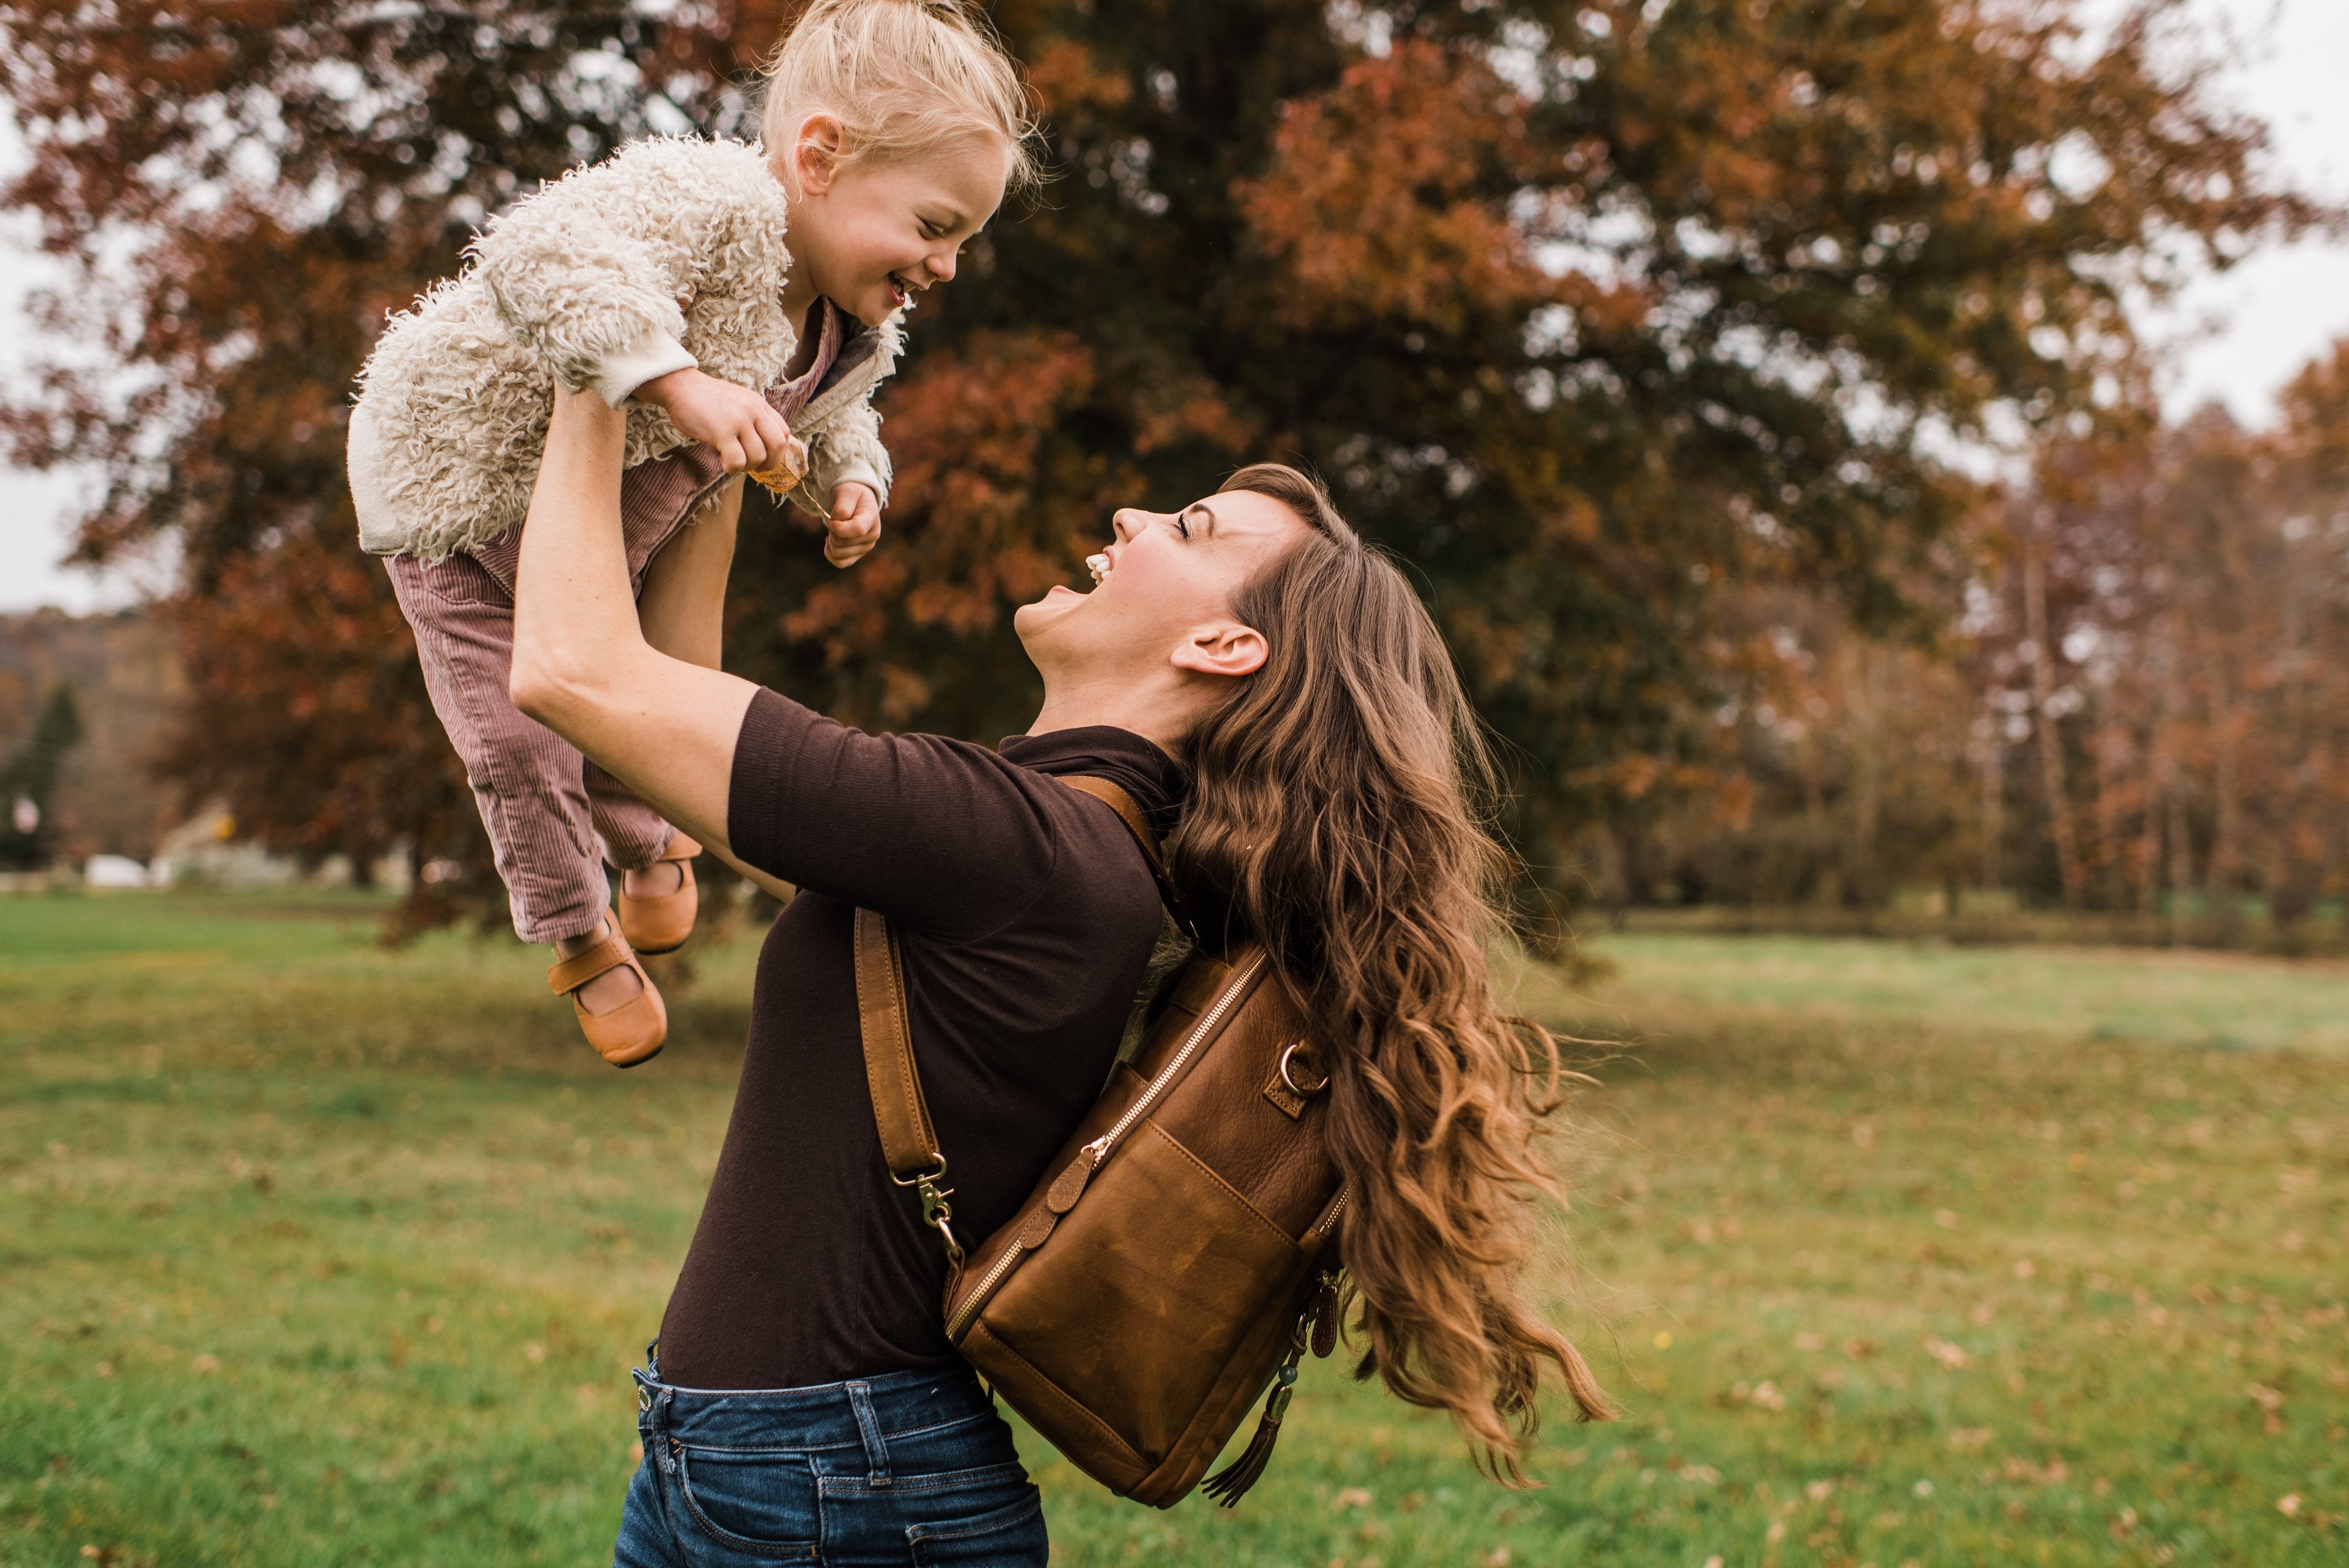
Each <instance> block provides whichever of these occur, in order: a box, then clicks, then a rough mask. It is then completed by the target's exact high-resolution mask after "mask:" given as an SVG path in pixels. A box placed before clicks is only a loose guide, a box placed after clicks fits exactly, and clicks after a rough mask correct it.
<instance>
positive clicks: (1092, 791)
mask: <svg viewBox="0 0 2349 1568" xmlns="http://www.w3.org/2000/svg"><path fill="white" fill-rule="evenodd" d="M1061 783H1062V784H1066V785H1068V786H1069V787H1070V788H1071V789H1072V790H1075V791H1076V792H1077V793H1078V794H1089V795H1091V796H1092V797H1093V798H1094V799H1095V800H1097V801H1100V802H1101V803H1102V805H1106V806H1108V807H1109V808H1110V809H1111V810H1112V811H1113V812H1115V813H1117V815H1118V818H1119V820H1121V821H1123V823H1124V824H1125V830H1126V831H1127V832H1128V833H1131V834H1133V841H1134V842H1135V843H1136V844H1139V845H1140V846H1142V857H1143V859H1144V860H1147V861H1149V862H1150V874H1151V875H1152V876H1154V877H1157V878H1159V879H1160V880H1161V881H1164V880H1165V877H1166V863H1165V861H1164V860H1163V859H1161V858H1160V857H1159V854H1158V836H1157V835H1156V834H1154V833H1153V832H1151V831H1150V818H1149V817H1148V816H1146V815H1143V810H1142V807H1140V806H1138V805H1135V804H1134V803H1133V796H1132V795H1130V794H1126V793H1125V791H1123V789H1120V788H1119V787H1118V786H1117V785H1115V784H1112V783H1110V782H1109V780H1107V779H1097V778H1094V777H1093V776H1092V774H1068V775H1065V776H1062V777H1061Z"/></svg>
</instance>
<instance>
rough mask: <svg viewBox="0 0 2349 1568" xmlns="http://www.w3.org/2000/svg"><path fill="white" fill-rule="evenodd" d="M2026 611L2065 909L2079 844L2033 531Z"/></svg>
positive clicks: (2028, 543)
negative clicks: (2066, 782)
mask: <svg viewBox="0 0 2349 1568" xmlns="http://www.w3.org/2000/svg"><path fill="white" fill-rule="evenodd" d="M2023 618H2024V620H2025V624H2026V629H2027V633H2028V635H2029V637H2030V639H2031V702H2032V707H2033V709H2034V710H2035V711H2037V713H2038V715H2039V781H2040V784H2042V786H2044V788H2045V790H2046V792H2047V831H2048V833H2049V834H2050V835H2051V836H2053V837H2054V840H2055V871H2056V875H2057V877H2060V878H2061V879H2062V881H2063V884H2064V908H2065V909H2078V908H2079V907H2080V890H2081V883H2082V880H2083V878H2082V876H2081V869H2080V845H2079V840H2078V837H2077V836H2076V835H2075V832H2074V830H2073V826H2072V802H2071V799H2070V797H2069V795H2068V794H2066V793H2065V791H2064V737H2063V735H2062V734H2061V733H2060V732H2059V731H2058V727H2057V723H2056V718H2055V715H2054V713H2052V712H2050V711H2048V704H2049V703H2050V702H2051V701H2054V696H2055V654H2054V649H2051V648H2050V647H2049V646H2048V643H2047V566H2046V559H2045V556H2044V551H2043V547H2042V542H2041V540H2040V538H2039V536H2038V534H2037V531H2036V529H2035V528H2034V530H2033V532H2032V533H2031V534H2029V535H2025V537H2024V539H2023Z"/></svg>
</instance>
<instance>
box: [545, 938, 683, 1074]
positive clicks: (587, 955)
mask: <svg viewBox="0 0 2349 1568" xmlns="http://www.w3.org/2000/svg"><path fill="white" fill-rule="evenodd" d="M623 966H625V967H626V968H628V969H632V970H635V971H636V983H637V984H639V985H641V986H643V987H644V989H643V990H642V991H640V992H637V993H636V995H634V996H632V997H630V998H629V999H628V1000H627V1001H626V1002H622V1003H620V1005H619V1006H617V1007H615V1008H613V1009H612V1010H611V1011H610V1012H588V1011H587V1009H586V1008H585V1007H584V1006H582V1005H581V1004H580V1001H579V988H580V987H581V986H583V985H585V984H586V983H587V982H588V981H591V980H594V979H595V977H596V976H597V975H599V974H605V973H608V972H609V971H613V970H616V969H619V968H622V967H623ZM546 983H547V984H548V986H550V987H551V988H553V990H554V994H555V995H557V996H568V997H569V998H571V1011H572V1012H573V1013H574V1015H576V1016H577V1018H578V1020H579V1032H580V1033H582V1034H585V1035H586V1036H587V1044H590V1045H593V1046H594V1047H595V1054H597V1055H599V1056H601V1057H603V1058H604V1060H605V1061H606V1062H609V1063H610V1064H612V1065H613V1066H615V1067H633V1066H635V1065H636V1064H637V1063H639V1062H649V1061H651V1060H652V1059H653V1058H654V1057H655V1056H657V1055H659V1054H660V1048H661V1046H662V1045H664V1044H667V1041H668V1004H667V1002H663V1001H661V993H660V992H659V991H658V990H657V989H656V988H655V987H654V985H653V977H652V976H650V975H648V974H647V973H646V972H645V966H644V965H643V964H641V963H638V962H637V961H636V954H635V953H633V952H631V951H630V950H628V940H627V939H626V937H624V936H621V935H620V934H619V933H617V932H607V934H606V935H605V938H604V940H602V941H600V942H597V943H596V944H595V946H594V947H592V948H589V949H588V950H586V951H585V952H584V953H581V954H580V955H579V956H578V957H577V958H571V959H564V961H562V962H560V963H558V964H556V965H555V966H554V968H553V969H550V970H548V971H546Z"/></svg>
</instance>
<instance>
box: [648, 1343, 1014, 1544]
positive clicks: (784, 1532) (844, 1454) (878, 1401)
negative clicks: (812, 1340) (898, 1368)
mask: <svg viewBox="0 0 2349 1568" xmlns="http://www.w3.org/2000/svg"><path fill="white" fill-rule="evenodd" d="M646 1359H647V1360H648V1361H652V1360H653V1358H652V1357H651V1356H649V1355H648V1356H647V1358H646ZM636 1429H637V1430H638V1431H639V1432H640V1433H642V1434H643V1437H644V1442H645V1461H644V1463H643V1464H642V1465H641V1466H640V1467H638V1469H637V1470H636V1480H635V1481H634V1483H632V1484H631V1485H630V1486H629V1488H628V1501H627V1504H626V1508H625V1509H624V1510H623V1511H622V1513H621V1516H620V1539H619V1543H618V1544H617V1545H616V1547H615V1548H614V1549H613V1553H612V1561H613V1563H614V1568H688V1565H689V1568H749V1565H750V1564H754V1563H755V1564H767V1563H828V1564H839V1565H846V1564H860V1565H861V1564H874V1565H878V1564H881V1563H889V1564H892V1565H902V1564H905V1563H939V1564H944V1563H968V1564H978V1563H985V1564H988V1565H990V1568H998V1565H999V1568H1031V1565H1032V1568H1042V1564H1043V1563H1044V1560H1045V1557H1046V1550H1045V1543H1044V1511H1043V1505H1042V1503H1041V1501H1040V1499H1039V1498H1038V1496H1037V1492H1036V1488H1035V1487H1034V1486H1033V1485H1032V1484H1031V1483H1030V1481H1029V1480H1028V1472H1027V1471H1026V1470H1025V1469H1022V1468H1021V1467H1020V1464H1019V1451H1018V1450H1017V1449H1014V1448H1013V1447H1012V1443H1011V1428H1009V1427H1008V1426H1006V1425H1005V1424H1004V1421H1003V1417H1000V1416H999V1415H997V1414H996V1412H995V1405H994V1401H992V1400H991V1399H989V1398H988V1396H987V1394H986V1393H985V1391H984V1390H982V1389H981V1388H980V1387H979V1384H978V1377H977V1376H975V1375H974V1374H972V1373H971V1372H970V1370H969V1369H968V1368H967V1367H957V1368H955V1369H954V1370H952V1371H950V1372H898V1373H892V1374H890V1375H888V1376H882V1377H868V1378H859V1379H857V1380H854V1381H853V1382H848V1383H827V1384H823V1385H820V1386H815V1387H810V1388H777V1389H771V1390H769V1389H761V1390H754V1391H741V1390H734V1391H725V1390H711V1389H699V1388H676V1387H671V1386H669V1385H667V1384H666V1383H663V1382H661V1381H660V1365H659V1363H658V1362H657V1361H653V1365H652V1368H651V1370H649V1371H646V1372H639V1373H637V1374H636Z"/></svg>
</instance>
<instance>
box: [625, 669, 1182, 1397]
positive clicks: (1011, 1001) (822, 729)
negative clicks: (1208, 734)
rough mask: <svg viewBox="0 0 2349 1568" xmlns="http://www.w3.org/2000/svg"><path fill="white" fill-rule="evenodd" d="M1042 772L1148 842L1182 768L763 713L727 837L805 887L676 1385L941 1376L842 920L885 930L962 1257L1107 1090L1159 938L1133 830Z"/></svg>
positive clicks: (674, 1320)
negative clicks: (1126, 819) (871, 1076)
mask: <svg viewBox="0 0 2349 1568" xmlns="http://www.w3.org/2000/svg"><path fill="white" fill-rule="evenodd" d="M1050 774H1094V775H1096V776H1098V777H1102V778H1107V779H1110V780H1112V781H1113V782H1115V783H1117V784H1120V785H1122V786H1123V787H1124V789H1125V790H1126V792H1127V793H1128V794H1131V795H1133V798H1134V800H1135V801H1136V802H1137V803H1139V804H1140V805H1141V806H1142V807H1143V810H1144V811H1146V812H1148V813H1150V814H1151V815H1152V817H1153V819H1154V824H1155V826H1157V827H1158V828H1159V829H1160V830H1161V831H1162V832H1164V831H1166V830H1167V829H1169V828H1171V827H1172V826H1173V824H1174V816H1175V815H1176V814H1177V813H1178V812H1179V810H1180V808H1181V798H1182V790H1183V778H1182V772H1181V769H1180V768H1179V766H1178V765H1177V764H1176V763H1174V761H1173V759H1171V758H1169V757H1168V756H1167V755H1166V754H1165V753H1164V752H1162V751H1160V750H1159V749H1158V748H1157V747H1156V746H1154V745H1153V744H1152V743H1151V742H1148V741H1146V740H1144V739H1143V738H1142V737H1141V736H1139V735H1136V734H1133V733H1130V732H1126V731H1123V730H1117V729H1111V728H1106V727H1102V728H1090V729H1081V730H1065V731H1061V732H1055V733H1052V734H1047V735H1036V736H1027V735H1022V736H1016V737H1014V738H1012V739H1009V740H1007V741H1005V742H1003V743H1002V746H1001V747H1000V749H999V750H998V751H994V752H989V751H988V750H987V749H986V748H984V747H981V746H974V745H970V744H968V743H966V742H959V741H949V740H944V739H941V738H939V737H937V736H935V735H904V736H890V735H867V734H864V733H862V732H859V731H855V730H852V729H848V728H846V727H845V726H843V725H840V724H837V723H834V722H832V721H831V720H828V719H825V718H823V717H822V716H820V715H818V714H816V713H814V712H812V711H809V710H808V709H806V708H804V707H802V706H801V705H800V704H798V703H796V702H793V701H790V700H788V699H786V698H783V697H780V696H777V695H776V694H775V693H773V692H771V691H761V692H760V693H759V694H758V695H757V696H756V697H755V698H753V699H752V701H751V703H750V711H749V712H748V713H747V714H746V715H745V716H744V718H743V722H742V732H741V736H740V740H739V742H737V744H736V748H735V753H734V773H733V779H732V784H731V792H730V799H729V803H728V807H727V832H728V836H729V837H730V839H731V840H732V842H733V846H734V850H735V853H736V854H738V855H740V857H742V858H743V859H744V860H745V861H746V862H748V863H749V864H750V865H752V866H755V867H759V868H760V869H761V870H763V871H767V872H770V873H771V874H773V875H774V876H777V877H781V878H783V879H784V880H785V881H788V882H791V883H792V884H794V885H795V886H797V887H798V888H799V889H800V893H799V896H798V897H797V898H794V899H793V900H792V903H791V904H790V906H789V907H788V908H786V909H784V910H783V913H782V915H781V918H780V919H777V920H776V921H775V924H774V927H773V929H771V931H769V933H768V935H767V941H766V946H765V948H764V950H762V951H761V954H760V957H759V974H758V981H757V989H756V991H755V992H754V994H753V997H752V1001H751V1005H750V1044H749V1048H748V1051H747V1054H745V1056H744V1058H743V1064H742V1081H741V1085H740V1089H739V1090H738V1091H737V1092H736V1095H735V1100H734V1115H733V1119H732V1121H731V1122H730V1124H729V1126H728V1127H727V1129H726V1143H725V1147H724V1149H723V1150H722V1151H721V1152H720V1154H719V1159H718V1173H717V1176H716V1178H715V1179H713V1180H712V1182H711V1184H710V1189H709V1202H708V1204H707V1205H706V1206H705V1207H704V1209H703V1210H702V1213H701V1223H700V1225H699V1226H698V1229H697V1230H696V1231H695V1232H694V1237H693V1245H692V1248H691V1250H690V1251H688V1253H687V1254H686V1260H685V1267H684V1270H683V1272H681V1273H680V1274H679V1276H678V1283H677V1291H676V1293H675V1294H673V1295H672V1296H671V1297H670V1298H669V1303H668V1312H667V1316H666V1317H665V1318H664V1319H663V1320H662V1323H661V1338H660V1360H661V1376H662V1377H663V1379H664V1381H667V1382H669V1383H673V1384H676V1385H678V1386H685V1387H694V1388H783V1387H796V1386H803V1385H807V1384H813V1383H833V1382H838V1381H841V1380H843V1379H846V1378H850V1377H860V1376H878V1375H881V1374H884V1373H888V1372H898V1371H906V1370H912V1369H916V1368H924V1367H932V1366H943V1365H948V1364H951V1363H952V1362H953V1360H954V1359H955V1353H954V1350H953V1348H952V1346H951V1345H948V1344H947V1337H946V1331H945V1327H944V1324H942V1322H941V1321H940V1295H941V1293H942V1292H943V1291H944V1289H945V1285H946V1259H945V1256H944V1254H943V1252H942V1251H941V1250H940V1247H939V1245H938V1238H937V1235H936V1232H935V1231H930V1230H928V1229H926V1228H925V1227H924V1226H923V1224H922V1222H921V1215H920V1211H919V1207H918V1205H917V1203H916V1199H914V1197H913V1195H912V1193H911V1192H910V1191H909V1190H907V1189H900V1188H898V1187H896V1186H895V1185H894V1184H892V1183H891V1181H890V1179H889V1173H888V1168H887V1167H886V1166H885V1164H884V1162H883V1160H882V1157H881V1140H880V1136H879V1134H878V1133H877V1132H875V1131H874V1125H873V1106H872V1101H871V1100H870V1098H869V1097H868V1096H867V1093H866V1090H865V1080H864V1055H863V1052H862V1048H861V1046H860V1044H859V1037H858V1033H857V1018H856V987H855V979H854V969H853V967H852V957H851V940H850V933H851V919H852V915H853V912H854V909H856V908H857V907H858V906H860V905H861V906H864V907H865V908H868V909H877V910H879V911H880V912H881V913H883V914H885V915H886V916H888V917H889V919H890V922H891V923H892V924H893V925H894V926H895V927H896V929H897V930H898V932H899V936H900V940H901V944H902V946H903V949H904V953H905V986H906V1001H907V1005H908V1008H909V1012H910V1016H911V1019H912V1024H913V1036H914V1055H915V1060H916V1064H918V1065H919V1067H920V1069H921V1075H922V1083H923V1086H924V1089H925V1090H926V1094H927V1096H928V1099H929V1106H930V1114H931V1117H932V1120H933V1121H934V1123H935V1124H936V1128H937V1134H938V1141H939V1143H940V1145H941V1147H943V1148H944V1150H945V1153H946V1157H947V1179H948V1182H949V1184H950V1185H951V1186H952V1187H953V1188H954V1193H955V1196H954V1208H955V1226H956V1230H957V1234H958V1235H960V1236H961V1237H962V1238H963V1240H964V1242H965V1244H966V1245H975V1244H976V1243H977V1242H978V1241H979V1240H980V1239H982V1238H984V1237H985V1236H987V1235H988V1233H989V1232H990V1231H994V1230H995V1229H996V1228H997V1227H998V1226H999V1225H1001V1224H1002V1223H1003V1222H1004V1221H1005V1220H1008V1219H1009V1218H1010V1216H1011V1214H1012V1212H1013V1210H1016V1209H1017V1208H1018V1207H1019V1203H1020V1201H1021V1199H1025V1198H1026V1197H1027V1195H1028V1193H1029V1192H1030V1190H1031V1189H1033V1188H1034V1186H1035V1184H1036V1182H1037V1180H1038V1179H1040V1177H1041V1175H1042V1174H1043V1170H1044V1166H1045V1163H1046V1162H1047V1161H1048V1160H1050V1158H1051V1157H1052V1155H1053V1154H1054V1152H1055V1151H1057V1150H1058V1149H1059V1147H1061V1143H1062V1142H1063V1141H1064V1140H1065V1139H1066V1138H1067V1137H1068V1135H1069V1134H1070V1133H1071V1131H1072V1130H1074V1128H1075V1127H1076V1125H1077V1122H1078V1120H1079V1119H1080V1118H1081V1116H1083V1114H1084V1112H1085V1110H1086V1108H1087V1107H1088V1106H1091V1105H1092V1102H1093V1100H1094V1099H1095V1098H1096V1097H1097V1096H1099V1094H1100V1092H1101V1088H1102V1083H1103V1081H1104V1080H1105V1079H1106V1078H1107V1076H1108V1074H1109V1070H1110V1066H1111V1064H1112V1060H1113V1059H1114V1057H1115V1054H1116V1051H1117V1043H1118V1037H1119V1033H1120V1032H1121V1029H1122V1027H1123V1023H1124V1022H1125V1017H1126V1013H1127V1011H1128V1009H1129V1007H1130V1006H1131V1004H1132V1002H1133V995H1134V992H1135V989H1136V987H1137V986H1138V985H1139V984H1140V982H1141V978H1142V973H1143V967H1144V965H1145V964H1146V963H1147V962H1148V960H1149V956H1150V950H1151V947H1152V945H1153V943H1154V940H1155V938H1156V936H1157V933H1158V929H1159V898H1158V890H1157V888H1156V885H1155V884H1154V882H1153V881H1152V879H1151V875H1150V868H1149V867H1148V865H1147V864H1146V863H1145V862H1144V861H1143V857H1142V854H1141V851H1140V849H1139V848H1138V847H1137V846H1135V844H1134V842H1133V838H1132V836H1130V835H1129V834H1128V833H1127V832H1126V829H1125V827H1124V826H1123V824H1122V823H1121V822H1120V821H1119V820H1118V817H1117V815H1116V814H1115V813H1113V812H1112V811H1111V810H1110V808H1109V807H1108V806H1106V805H1102V803H1101V802H1099V801H1097V800H1093V799H1091V798H1090V797H1088V796H1085V795H1081V794H1078V793H1077V792H1076V791H1074V790H1071V789H1070V788H1068V787H1067V786H1066V785H1063V784H1055V783H1053V782H1052V780H1051V778H1050V777H1049V776H1047V775H1050Z"/></svg>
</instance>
